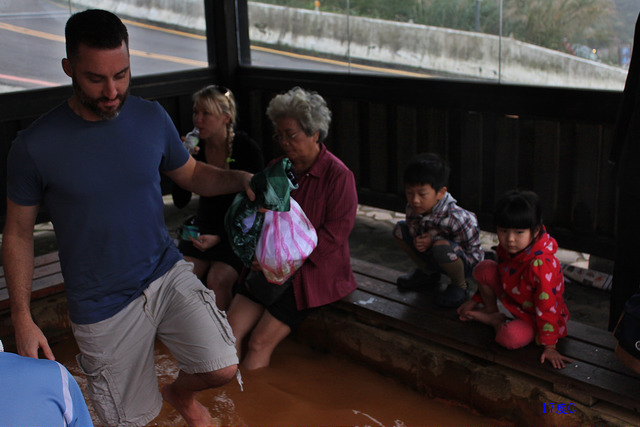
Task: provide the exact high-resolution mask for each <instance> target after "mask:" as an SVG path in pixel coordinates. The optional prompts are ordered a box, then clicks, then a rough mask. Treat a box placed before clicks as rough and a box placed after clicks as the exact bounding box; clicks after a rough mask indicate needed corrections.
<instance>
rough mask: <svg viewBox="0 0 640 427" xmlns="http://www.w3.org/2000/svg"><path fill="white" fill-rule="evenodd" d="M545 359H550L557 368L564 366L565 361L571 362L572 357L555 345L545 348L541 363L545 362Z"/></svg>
mask: <svg viewBox="0 0 640 427" xmlns="http://www.w3.org/2000/svg"><path fill="white" fill-rule="evenodd" d="M545 360H548V361H549V362H550V363H551V365H553V367H554V368H556V369H562V368H564V366H565V364H564V362H571V359H569V358H568V357H565V356H563V355H561V354H560V353H559V352H558V350H556V348H555V347H545V348H544V351H543V352H542V356H541V357H540V363H544V361H545Z"/></svg>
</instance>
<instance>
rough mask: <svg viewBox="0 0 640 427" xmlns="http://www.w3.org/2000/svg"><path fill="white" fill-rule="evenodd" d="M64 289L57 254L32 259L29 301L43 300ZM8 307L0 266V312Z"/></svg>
mask: <svg viewBox="0 0 640 427" xmlns="http://www.w3.org/2000/svg"><path fill="white" fill-rule="evenodd" d="M63 289H64V280H63V278H62V272H61V271H60V260H59V258H58V252H51V253H48V254H44V255H40V256H37V257H35V259H34V272H33V286H32V288H31V299H32V300H36V299H41V298H45V297H47V296H49V295H51V294H55V293H59V292H61V291H62V290H63ZM8 307H9V290H8V289H7V281H6V280H5V277H4V267H3V266H0V310H3V309H6V308H8Z"/></svg>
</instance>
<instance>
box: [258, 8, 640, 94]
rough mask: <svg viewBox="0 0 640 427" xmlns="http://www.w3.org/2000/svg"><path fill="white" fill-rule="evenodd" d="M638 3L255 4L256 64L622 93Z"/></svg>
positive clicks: (638, 9) (639, 9)
mask: <svg viewBox="0 0 640 427" xmlns="http://www.w3.org/2000/svg"><path fill="white" fill-rule="evenodd" d="M639 11H640V4H639V2H637V1H635V0H575V1H566V0H324V1H323V0H315V1H313V0H263V1H261V2H249V34H250V39H251V57H252V64H253V65H257V66H263V67H279V68H282V67H286V68H296V69H313V70H329V71H333V72H349V73H377V74H389V75H408V76H415V77H423V78H428V77H439V78H442V77H445V78H454V79H471V80H478V81H490V82H500V83H506V84H509V83H510V84H532V85H544V86H562V87H577V88H595V89H613V90H621V89H622V88H623V86H624V81H625V78H626V72H627V69H626V67H627V66H628V62H629V55H630V50H631V44H632V40H633V29H634V25H635V20H636V17H637V16H638V12H639Z"/></svg>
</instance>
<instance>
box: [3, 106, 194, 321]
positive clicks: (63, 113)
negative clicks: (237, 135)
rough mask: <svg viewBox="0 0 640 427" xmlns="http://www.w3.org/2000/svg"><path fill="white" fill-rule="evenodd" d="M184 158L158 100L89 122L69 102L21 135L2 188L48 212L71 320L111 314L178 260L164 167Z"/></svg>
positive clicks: (180, 163) (176, 165) (178, 163)
mask: <svg viewBox="0 0 640 427" xmlns="http://www.w3.org/2000/svg"><path fill="white" fill-rule="evenodd" d="M188 156H189V154H188V152H187V151H186V149H185V148H184V146H183V145H182V142H181V140H180V136H179V135H178V132H177V130H176V128H175V126H174V125H173V122H172V121H171V119H170V117H169V115H168V114H167V113H166V111H165V110H164V109H163V108H162V107H161V106H160V104H158V103H157V102H151V101H146V100H143V99H141V98H138V97H133V96H130V97H129V98H128V99H127V101H126V103H125V105H124V107H123V109H122V111H121V112H120V114H119V115H118V116H117V117H116V118H115V119H113V120H104V121H98V122H91V121H86V120H84V119H82V118H81V117H79V116H78V115H76V114H75V113H74V112H73V111H72V110H71V108H70V107H69V106H68V104H67V103H66V102H65V103H63V104H61V105H60V106H58V107H56V108H55V109H53V110H52V111H50V112H49V113H47V114H45V115H44V116H43V117H41V118H40V119H38V120H37V121H36V122H34V123H33V124H32V125H31V126H30V127H29V128H27V129H26V130H24V131H22V132H20V133H19V134H18V137H17V138H16V140H15V141H14V143H13V146H12V147H11V151H10V154H9V159H8V165H7V169H8V173H7V175H8V177H7V182H8V184H7V194H8V196H9V198H10V199H11V200H12V201H13V202H15V203H17V204H20V205H24V206H33V205H35V204H38V203H42V204H43V205H44V206H45V208H46V209H47V210H48V212H49V213H50V215H51V218H52V223H53V226H54V229H55V232H56V237H57V240H58V247H59V253H60V263H61V267H62V274H63V276H64V280H65V289H66V292H67V298H68V303H69V312H70V316H71V320H72V321H73V322H75V323H78V324H87V323H95V322H98V321H100V320H103V319H106V318H109V317H111V316H112V315H114V314H116V313H117V312H118V311H120V310H121V309H122V308H123V307H125V306H126V305H127V304H128V303H129V302H131V301H132V300H133V299H135V298H136V297H138V296H139V295H140V294H141V293H142V291H144V289H145V288H146V287H147V286H148V285H149V284H150V283H151V282H152V281H153V280H155V279H157V278H158V277H160V276H162V275H163V274H164V273H165V272H167V271H168V270H169V269H170V268H171V267H172V266H173V265H174V264H175V263H176V262H177V261H178V260H179V259H181V258H182V255H181V254H180V252H179V251H178V250H177V248H176V246H175V244H174V243H173V241H172V239H171V237H170V236H169V233H168V231H167V228H166V225H165V222H164V203H163V200H162V191H161V188H160V178H161V176H160V172H161V171H171V170H174V169H177V168H179V167H180V166H183V165H184V164H185V163H186V161H187V160H188Z"/></svg>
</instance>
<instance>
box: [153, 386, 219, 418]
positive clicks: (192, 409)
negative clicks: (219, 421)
mask: <svg viewBox="0 0 640 427" xmlns="http://www.w3.org/2000/svg"><path fill="white" fill-rule="evenodd" d="M193 396H194V395H193V394H192V393H187V394H184V393H180V392H179V390H177V389H176V387H175V385H174V384H168V385H166V386H164V387H163V388H162V398H163V399H164V400H166V401H167V403H169V404H170V405H171V406H173V407H174V408H175V409H176V410H177V411H178V412H179V413H180V415H182V418H184V420H185V421H186V422H187V425H189V426H199V427H200V426H215V425H216V424H215V422H214V419H213V418H212V417H211V414H209V410H208V409H207V408H205V407H204V406H203V405H202V404H201V403H200V402H198V401H197V400H196V399H195V398H194V397H193Z"/></svg>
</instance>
